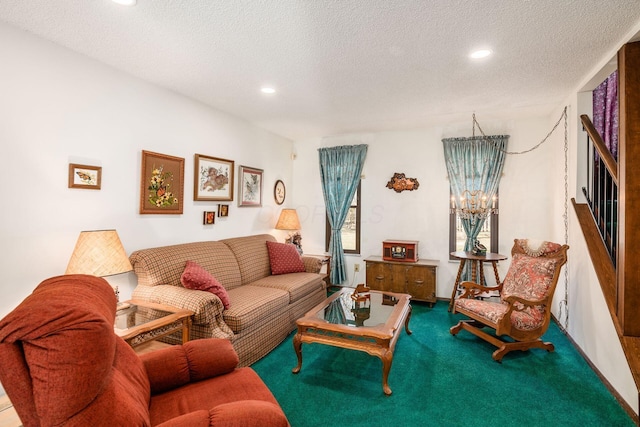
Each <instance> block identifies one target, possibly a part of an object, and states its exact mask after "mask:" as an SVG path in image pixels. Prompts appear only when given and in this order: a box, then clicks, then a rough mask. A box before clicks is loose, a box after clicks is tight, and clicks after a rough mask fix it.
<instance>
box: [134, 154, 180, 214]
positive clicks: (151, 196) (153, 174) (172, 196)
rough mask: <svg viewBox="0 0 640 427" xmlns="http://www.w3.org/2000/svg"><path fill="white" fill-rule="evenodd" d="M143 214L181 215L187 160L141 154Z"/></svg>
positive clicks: (161, 155)
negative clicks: (185, 163)
mask: <svg viewBox="0 0 640 427" xmlns="http://www.w3.org/2000/svg"><path fill="white" fill-rule="evenodd" d="M141 170H142V173H141V178H140V213H141V214H181V213H182V206H183V202H184V159H183V158H182V157H173V156H168V155H166V154H159V153H152V152H151V151H144V150H143V151H142V169H141Z"/></svg>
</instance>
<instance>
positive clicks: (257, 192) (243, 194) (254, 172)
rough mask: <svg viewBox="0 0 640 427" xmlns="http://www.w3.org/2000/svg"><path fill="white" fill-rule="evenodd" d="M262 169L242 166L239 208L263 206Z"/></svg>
mask: <svg viewBox="0 0 640 427" xmlns="http://www.w3.org/2000/svg"><path fill="white" fill-rule="evenodd" d="M263 172H264V171H263V170H262V169H257V168H251V167H248V166H240V173H239V174H238V175H240V181H239V185H238V196H239V197H238V206H240V207H246V206H262V174H263Z"/></svg>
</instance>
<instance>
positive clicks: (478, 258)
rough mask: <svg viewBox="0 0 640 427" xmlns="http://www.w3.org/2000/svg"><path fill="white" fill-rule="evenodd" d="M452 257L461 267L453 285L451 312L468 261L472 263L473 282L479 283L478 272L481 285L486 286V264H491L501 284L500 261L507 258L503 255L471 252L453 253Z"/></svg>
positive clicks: (497, 280)
mask: <svg viewBox="0 0 640 427" xmlns="http://www.w3.org/2000/svg"><path fill="white" fill-rule="evenodd" d="M451 256H452V257H454V258H457V259H459V260H460V267H458V275H457V276H456V282H455V283H454V285H453V291H452V292H451V299H450V300H449V311H451V309H453V301H454V299H455V297H456V292H457V291H458V286H460V276H461V275H462V271H463V270H464V266H465V264H466V262H467V261H471V281H473V282H476V283H478V282H477V279H476V277H477V275H478V272H479V273H480V283H479V284H480V285H481V286H485V284H484V283H485V278H484V263H485V262H490V263H491V265H493V273H494V274H495V276H496V284H498V285H499V284H500V275H499V274H498V261H504V260H505V259H507V256H505V255H501V254H494V253H491V252H489V253H487V254H486V255H474V254H473V253H472V252H469V251H456V252H451Z"/></svg>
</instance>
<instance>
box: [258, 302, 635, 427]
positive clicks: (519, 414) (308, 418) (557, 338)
mask: <svg viewBox="0 0 640 427" xmlns="http://www.w3.org/2000/svg"><path fill="white" fill-rule="evenodd" d="M412 306H413V315H412V318H411V323H410V325H409V326H410V329H411V330H412V331H413V334H412V335H407V334H406V333H405V332H404V330H403V332H402V335H401V336H400V338H399V340H398V343H397V345H396V349H395V353H394V359H393V365H392V367H391V372H390V374H389V386H390V387H391V389H392V391H393V394H392V395H391V396H385V395H384V393H383V392H382V362H381V361H380V359H378V358H377V357H373V356H369V355H368V354H366V353H363V352H359V351H353V350H345V349H340V348H336V347H331V346H325V345H321V344H303V345H302V353H303V364H302V370H301V371H300V373H299V374H297V375H296V374H292V373H291V369H293V368H294V367H295V366H296V364H297V359H296V355H295V352H294V350H293V344H292V338H293V334H292V335H290V336H289V337H288V338H287V339H286V340H285V341H284V342H283V343H282V344H280V346H278V347H277V348H276V349H275V350H274V351H273V352H271V353H270V354H269V355H267V356H266V357H265V358H263V359H261V360H260V361H258V362H257V363H255V364H254V365H253V366H252V367H253V369H255V370H256V372H257V373H258V374H259V375H260V377H262V379H263V380H264V381H265V383H266V384H267V385H268V386H269V388H270V389H271V391H272V392H273V394H274V395H275V397H276V399H277V400H278V402H279V403H280V405H281V406H282V408H283V410H284V411H285V413H286V415H287V417H288V419H289V422H290V423H291V425H292V426H293V427H307V426H308V427H310V426H327V425H335V426H349V427H357V426H471V427H473V426H523V427H524V426H549V425H562V426H580V427H587V426H619V427H623V426H633V425H635V424H634V422H633V420H632V419H631V418H630V417H629V416H628V415H627V414H626V412H625V411H624V410H623V408H622V407H621V406H620V405H619V404H618V402H617V401H616V400H615V398H614V397H613V396H612V395H611V393H610V392H609V391H608V390H607V389H606V387H605V386H604V384H603V383H602V381H601V380H600V379H599V378H598V377H597V375H596V374H595V373H594V372H593V370H592V369H591V368H590V367H589V366H588V365H587V363H586V361H585V360H584V359H583V358H582V356H580V354H579V353H578V352H577V351H576V350H575V348H573V346H572V345H571V344H570V342H569V341H568V339H567V338H566V337H565V336H564V335H563V334H562V332H561V331H560V330H559V329H558V327H557V325H555V324H554V323H552V325H551V327H550V328H549V331H548V332H547V334H546V335H545V337H544V338H545V340H547V341H551V342H553V343H554V345H555V347H556V350H555V351H554V352H552V353H548V352H546V351H545V350H539V349H533V350H531V351H528V352H512V353H509V354H507V356H505V358H504V359H503V361H502V363H497V362H495V361H494V360H493V359H492V358H491V353H492V352H493V351H494V350H495V347H493V346H492V345H490V344H488V343H486V342H484V341H482V340H480V339H478V338H476V337H475V336H473V335H471V334H469V333H467V332H466V331H461V332H460V333H459V334H458V335H457V336H455V337H454V336H452V335H451V334H450V333H449V327H450V326H452V325H453V324H455V323H456V322H457V320H458V319H459V318H460V316H458V315H452V314H450V313H449V312H448V311H447V304H446V303H444V302H442V301H441V302H438V303H437V304H436V305H435V306H434V307H433V308H430V307H429V306H428V305H427V304H422V303H415V302H414V303H412Z"/></svg>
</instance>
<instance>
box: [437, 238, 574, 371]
mask: <svg viewBox="0 0 640 427" xmlns="http://www.w3.org/2000/svg"><path fill="white" fill-rule="evenodd" d="M568 249H569V246H567V245H559V244H557V243H551V242H532V241H529V240H527V239H516V240H515V241H514V245H513V248H512V249H511V255H512V257H513V259H512V261H511V265H510V266H509V271H508V272H507V275H506V276H505V278H504V280H503V282H502V283H501V284H499V285H498V286H495V287H487V286H481V285H478V284H477V283H473V282H462V283H461V284H460V286H462V287H463V292H462V294H461V295H460V297H458V298H456V300H455V302H454V304H453V313H461V314H464V315H465V316H467V317H469V318H470V319H463V320H460V321H459V322H458V324H457V325H455V326H453V327H451V329H450V330H449V331H450V332H451V334H452V335H456V334H458V332H460V331H461V330H462V329H464V330H466V331H469V332H471V333H472V334H474V335H476V336H478V337H479V338H482V339H483V340H485V341H488V342H490V343H491V344H493V345H495V346H496V347H498V349H497V350H496V351H494V352H493V359H494V360H496V361H498V362H500V361H501V360H502V358H503V357H504V355H505V354H507V353H508V352H510V351H513V350H522V351H526V350H529V349H530V348H543V349H545V350H547V351H553V350H554V347H553V344H552V343H550V342H543V341H542V340H541V337H542V335H543V334H544V333H545V332H546V331H547V328H548V327H549V322H550V321H551V301H552V299H553V293H554V291H555V288H556V284H557V283H558V277H559V275H560V270H561V268H562V266H563V265H564V264H565V263H566V262H567V250H568ZM488 291H498V292H499V294H500V300H499V301H489V300H483V299H479V296H481V295H483V294H485V295H486V292H488ZM483 328H491V329H493V330H494V331H495V334H490V333H488V332H487V331H484V330H483ZM501 336H506V337H509V338H511V339H510V340H503V339H501V338H500V337H501Z"/></svg>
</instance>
